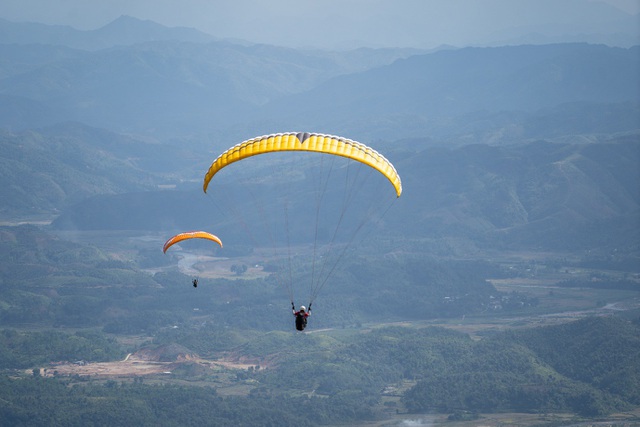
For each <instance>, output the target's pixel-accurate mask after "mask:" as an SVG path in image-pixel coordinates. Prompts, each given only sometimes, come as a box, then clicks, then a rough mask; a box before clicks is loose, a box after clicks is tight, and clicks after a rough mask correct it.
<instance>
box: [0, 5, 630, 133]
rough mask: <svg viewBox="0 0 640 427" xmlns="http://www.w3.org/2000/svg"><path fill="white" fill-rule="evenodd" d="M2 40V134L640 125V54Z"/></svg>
mask: <svg viewBox="0 0 640 427" xmlns="http://www.w3.org/2000/svg"><path fill="white" fill-rule="evenodd" d="M0 34H1V36H0V106H2V107H0V126H2V127H8V128H10V129H13V130H20V129H27V128H31V127H37V126H44V125H49V124H53V123H57V122H61V121H79V122H83V123H86V124H89V125H92V126H98V127H103V128H107V129H110V130H115V131H118V132H127V133H137V134H146V135H153V136H154V137H156V138H159V139H169V138H174V137H176V136H182V135H192V136H199V137H200V138H202V135H206V134H211V133H216V134H225V135H229V136H231V137H237V138H240V137H242V136H249V135H252V134H254V133H270V132H274V131H281V130H283V129H285V130H292V129H313V130H318V131H322V132H326V133H336V134H348V135H351V136H353V137H354V138H356V139H357V138H360V139H371V138H376V137H380V136H384V137H385V138H394V137H398V138H402V137H417V136H418V137H419V136H426V135H430V136H436V137H439V138H448V139H451V138H456V139H459V138H463V139H464V138H466V139H467V140H468V139H469V135H471V136H472V137H473V138H474V139H475V140H476V141H478V142H483V139H484V140H485V142H486V138H487V135H486V133H492V132H493V131H495V129H496V128H498V129H501V130H500V132H504V128H505V127H509V125H511V126H510V129H511V131H512V132H513V129H514V126H515V128H518V129H520V134H519V136H525V137H531V136H546V135H544V132H540V129H544V128H545V126H540V127H538V129H536V130H535V131H533V132H528V130H530V129H531V127H532V125H533V124H534V123H536V122H539V121H540V120H541V117H546V116H548V115H549V114H550V112H552V114H553V115H555V116H556V117H563V116H565V117H566V120H565V121H566V122H571V126H568V128H567V129H566V132H567V133H583V132H593V131H599V130H601V129H602V127H603V126H605V125H604V124H603V123H602V122H603V121H602V120H601V119H598V116H601V117H603V116H615V117H616V119H615V127H616V128H615V129H610V128H609V129H607V131H611V130H614V131H628V130H631V129H635V128H638V126H639V125H638V122H639V120H638V119H637V117H638V115H637V113H638V110H637V108H638V107H637V105H638V104H639V103H640V101H639V100H638V93H640V89H639V83H638V78H637V76H638V75H640V66H639V63H638V59H637V58H638V57H639V56H640V48H639V47H637V46H636V47H633V48H614V47H607V46H604V45H590V44H580V43H577V44H559V45H541V46H533V45H529V46H509V47H497V48H465V49H445V50H440V51H437V52H419V51H416V50H407V49H360V50H354V51H347V52H329V51H311V50H294V49H286V48H279V47H274V46H267V45H248V44H246V43H245V44H242V43H237V42H228V41H219V40H214V39H213V38H211V37H208V36H206V35H204V34H202V33H198V32H196V31H195V30H189V29H184V28H167V27H163V26H161V25H158V24H155V23H152V22H149V21H140V20H136V19H134V18H129V17H122V18H120V19H118V20H116V21H114V22H113V23H111V24H109V25H107V26H105V27H103V28H101V29H98V30H94V31H85V32H81V31H77V30H72V29H70V28H67V29H66V30H65V29H64V28H58V27H52V26H45V25H41V24H16V23H10V22H7V21H0ZM29 37H31V38H29ZM36 43H37V44H36ZM43 43H46V44H43ZM82 44H85V45H88V44H91V46H85V47H83V46H81V45H82ZM625 111H626V113H625ZM609 127H611V125H609ZM523 129H525V130H523ZM516 133H517V132H516ZM494 136H495V132H494ZM494 136H490V137H488V138H492V137H494Z"/></svg>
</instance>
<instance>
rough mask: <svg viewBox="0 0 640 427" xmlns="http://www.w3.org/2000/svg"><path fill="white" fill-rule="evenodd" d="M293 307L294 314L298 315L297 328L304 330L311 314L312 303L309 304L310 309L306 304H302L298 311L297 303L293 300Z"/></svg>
mask: <svg viewBox="0 0 640 427" xmlns="http://www.w3.org/2000/svg"><path fill="white" fill-rule="evenodd" d="M291 309H292V311H293V315H294V316H296V329H297V330H299V331H304V328H306V327H307V317H309V316H310V315H311V304H309V311H307V308H306V307H305V306H304V305H301V306H300V310H298V311H296V305H295V304H294V303H293V301H292V302H291Z"/></svg>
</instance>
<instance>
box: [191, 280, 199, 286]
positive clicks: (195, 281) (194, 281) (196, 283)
mask: <svg viewBox="0 0 640 427" xmlns="http://www.w3.org/2000/svg"><path fill="white" fill-rule="evenodd" d="M191 283H193V287H194V288H197V287H198V279H193V282H191Z"/></svg>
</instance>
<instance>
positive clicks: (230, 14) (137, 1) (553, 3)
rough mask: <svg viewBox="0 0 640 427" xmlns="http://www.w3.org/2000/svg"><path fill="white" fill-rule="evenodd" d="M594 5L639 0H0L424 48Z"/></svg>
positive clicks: (257, 36) (92, 23) (39, 16)
mask: <svg viewBox="0 0 640 427" xmlns="http://www.w3.org/2000/svg"><path fill="white" fill-rule="evenodd" d="M605 6H606V7H605ZM594 7H598V8H599V9H596V10H598V12H597V13H596V14H595V15H596V16H601V17H603V18H606V17H607V16H609V15H611V16H614V15H615V14H616V13H617V12H619V11H624V12H626V13H631V14H637V13H640V0H264V1H263V0H55V1H52V0H0V18H4V19H8V20H11V21H18V22H24V21H31V22H41V23H47V24H63V25H70V26H72V27H75V28H77V29H82V30H90V29H96V28H99V27H101V26H103V25H105V24H107V23H109V22H111V21H113V20H114V19H116V18H118V17H119V16H120V15H129V16H134V17H136V18H139V19H149V20H152V21H155V22H158V23H160V24H163V25H167V26H185V27H193V28H197V29H199V30H201V31H204V32H206V33H209V34H211V35H213V36H216V37H221V38H227V37H232V38H241V39H245V40H250V41H254V42H262V43H270V44H278V45H288V46H295V47H300V46H322V47H338V45H346V47H354V46H359V45H366V46H411V47H422V48H425V47H427V48H428V47H435V46H438V45H440V44H453V45H462V44H471V43H473V40H479V41H485V40H490V39H492V40H500V39H501V38H503V39H506V38H509V37H513V36H514V35H515V29H516V28H517V29H518V30H519V31H520V32H521V34H522V32H523V31H524V32H526V31H527V28H528V27H529V28H531V32H536V31H537V28H538V27H537V26H539V25H546V26H548V28H550V27H553V26H555V27H556V28H562V27H565V28H569V27H575V29H574V30H573V31H578V32H579V31H588V30H589V26H590V25H593V23H592V19H593V12H592V11H593V10H594V9H593V8H594ZM613 7H615V8H616V9H613Z"/></svg>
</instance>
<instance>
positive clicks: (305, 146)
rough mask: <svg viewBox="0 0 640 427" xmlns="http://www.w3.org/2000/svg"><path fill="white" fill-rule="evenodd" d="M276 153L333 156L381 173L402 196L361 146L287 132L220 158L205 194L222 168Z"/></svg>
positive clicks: (394, 175)
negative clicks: (251, 158) (291, 152)
mask: <svg viewBox="0 0 640 427" xmlns="http://www.w3.org/2000/svg"><path fill="white" fill-rule="evenodd" d="M279 151H312V152H317V153H326V154H333V155H336V156H342V157H346V158H349V159H352V160H356V161H359V162H362V163H364V164H366V165H369V166H371V167H372V168H374V169H376V170H378V171H379V172H380V173H382V174H383V175H384V176H385V177H386V178H387V179H388V180H389V181H390V182H391V184H392V185H393V187H394V188H395V190H396V195H397V197H400V195H401V194H402V182H401V181H400V176H399V175H398V172H396V169H395V168H394V167H393V165H392V164H391V162H389V160H387V159H386V158H385V157H384V156H383V155H382V154H380V153H378V152H377V151H376V150H374V149H373V148H371V147H368V146H366V145H364V144H362V143H360V142H356V141H352V140H350V139H347V138H342V137H340V136H333V135H324V134H320V133H306V132H297V133H295V132H289V133H275V134H271V135H264V136H259V137H256V138H252V139H248V140H246V141H244V142H241V143H240V144H237V145H235V146H233V147H231V148H229V149H228V150H227V151H225V152H224V153H222V154H220V156H218V158H217V159H215V160H214V162H213V163H212V164H211V166H210V167H209V170H208V172H207V173H206V175H205V177H204V184H203V187H202V188H203V190H204V192H205V193H206V192H207V187H208V186H209V182H210V181H211V179H212V178H213V176H214V175H215V174H216V173H218V171H220V170H221V169H222V168H224V167H225V166H228V165H230V164H232V163H235V162H237V161H239V160H242V159H245V158H247V157H251V156H257V155H259V154H264V153H273V152H279Z"/></svg>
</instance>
